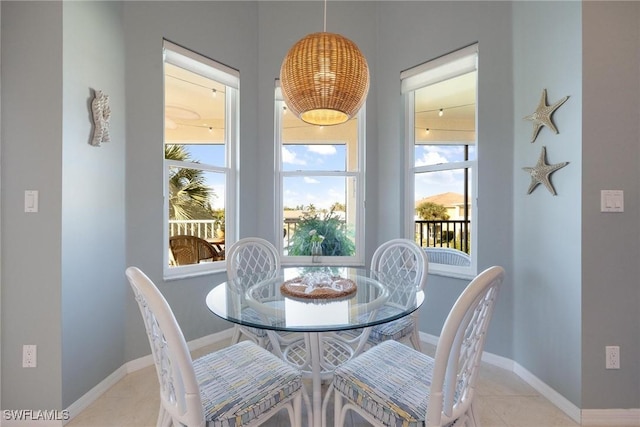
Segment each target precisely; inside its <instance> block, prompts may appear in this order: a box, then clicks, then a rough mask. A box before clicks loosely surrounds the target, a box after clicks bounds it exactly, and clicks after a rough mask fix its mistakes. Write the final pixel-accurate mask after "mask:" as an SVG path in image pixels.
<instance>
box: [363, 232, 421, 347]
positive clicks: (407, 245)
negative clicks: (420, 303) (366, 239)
mask: <svg viewBox="0 0 640 427" xmlns="http://www.w3.org/2000/svg"><path fill="white" fill-rule="evenodd" d="M371 270H373V271H377V272H380V273H383V274H384V275H385V276H388V277H394V276H395V277H398V279H399V280H401V281H402V282H403V283H404V284H406V283H407V282H410V283H413V284H414V286H415V287H416V288H420V289H424V288H425V286H426V284H427V276H428V270H429V260H428V258H427V255H426V253H425V251H424V250H423V249H422V248H421V247H420V246H418V244H416V243H415V242H414V241H412V240H409V239H393V240H389V241H388V242H385V243H383V244H382V245H380V246H379V247H378V249H376V251H375V252H374V253H373V257H372V258H371ZM403 289H406V286H405V287H401V286H399V287H397V288H393V287H390V292H394V291H395V292H402V291H403ZM395 299H397V300H399V301H402V298H395ZM380 310H393V307H392V306H388V305H387V306H383V307H382V308H381V309H380ZM417 323H418V311H417V310H416V311H415V312H413V314H412V315H410V316H406V317H403V318H401V319H398V320H394V321H392V322H389V323H384V324H381V325H377V326H374V327H372V328H371V332H370V334H369V338H368V343H369V344H370V345H375V344H379V343H381V342H383V341H387V340H396V341H399V340H403V339H406V338H409V341H410V342H411V344H412V345H413V347H414V348H415V349H416V350H420V336H419V334H418V325H417Z"/></svg>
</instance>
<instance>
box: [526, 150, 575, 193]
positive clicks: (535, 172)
mask: <svg viewBox="0 0 640 427" xmlns="http://www.w3.org/2000/svg"><path fill="white" fill-rule="evenodd" d="M546 158H547V147H542V151H541V152H540V158H538V163H536V165H535V166H533V167H525V168H522V169H523V170H525V171H527V172H529V174H531V184H529V189H528V190H527V194H531V192H532V191H533V190H534V189H535V188H536V187H537V186H538V184H543V185H544V186H545V187H547V190H549V192H550V193H551V194H553V195H554V196H555V195H556V190H555V188H553V185H552V184H551V181H550V178H551V174H552V173H553V172H555V171H557V170H558V169H560V168H563V167H565V166H567V165H568V164H569V162H562V163H556V164H555V165H548V164H547V160H546Z"/></svg>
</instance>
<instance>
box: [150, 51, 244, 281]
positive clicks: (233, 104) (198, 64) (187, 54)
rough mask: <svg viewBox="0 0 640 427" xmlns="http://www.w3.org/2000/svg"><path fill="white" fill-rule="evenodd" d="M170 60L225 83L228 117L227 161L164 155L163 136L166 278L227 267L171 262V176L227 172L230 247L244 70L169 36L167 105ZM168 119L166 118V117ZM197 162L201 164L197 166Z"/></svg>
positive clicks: (234, 230)
mask: <svg viewBox="0 0 640 427" xmlns="http://www.w3.org/2000/svg"><path fill="white" fill-rule="evenodd" d="M166 63H170V64H173V65H175V66H178V67H181V68H184V69H186V70H188V71H191V72H193V73H196V74H200V75H203V76H205V77H207V78H210V79H212V80H215V81H216V82H218V83H220V84H222V85H224V86H225V119H224V145H225V165H224V166H216V165H210V164H203V163H194V162H183V161H177V160H167V159H165V157H164V147H165V146H166V141H165V139H164V136H163V139H162V150H163V155H162V160H163V177H162V179H163V193H162V195H163V209H164V210H163V245H164V246H163V247H164V248H166V250H163V276H164V278H165V279H178V278H185V277H193V276H200V275H204V274H211V273H217V272H220V271H225V270H226V259H225V260H222V261H214V262H207V263H199V264H189V265H181V266H169V251H170V249H169V185H168V184H169V176H170V169H171V168H172V167H182V168H189V169H198V170H202V171H204V172H214V173H222V174H224V175H225V195H224V210H225V248H228V247H229V246H230V245H231V244H232V243H233V242H235V240H236V235H237V214H236V213H237V209H236V206H237V188H238V183H237V180H238V173H237V170H238V161H237V152H238V144H239V132H238V130H239V106H238V99H239V86H240V73H239V72H238V71H237V70H235V69H233V68H230V67H228V66H226V65H224V64H222V63H219V62H217V61H214V60H213V59H210V58H207V57H205V56H203V55H200V54H198V53H196V52H193V51H191V50H189V49H186V48H184V47H182V46H179V45H177V44H174V43H172V42H170V41H168V40H163V62H162V64H163V67H162V77H163V105H164V102H165V101H164V96H165V89H164V87H165V86H164V79H165V64H166ZM163 123H164V119H163ZM195 165H197V167H194V166H195Z"/></svg>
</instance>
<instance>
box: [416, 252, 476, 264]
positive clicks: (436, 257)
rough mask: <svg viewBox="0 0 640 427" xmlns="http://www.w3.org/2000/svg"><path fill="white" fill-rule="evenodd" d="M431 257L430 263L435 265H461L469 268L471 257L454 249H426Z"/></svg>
mask: <svg viewBox="0 0 640 427" xmlns="http://www.w3.org/2000/svg"><path fill="white" fill-rule="evenodd" d="M424 250H425V251H426V252H427V255H429V262H432V263H434V264H447V265H460V266H465V267H469V266H470V265H471V257H470V256H469V254H468V253H466V252H462V251H459V250H457V249H453V248H439V247H436V248H433V247H428V248H424Z"/></svg>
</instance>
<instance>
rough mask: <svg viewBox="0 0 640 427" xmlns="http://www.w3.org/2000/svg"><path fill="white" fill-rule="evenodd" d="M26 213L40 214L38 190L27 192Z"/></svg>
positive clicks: (25, 199) (25, 195)
mask: <svg viewBox="0 0 640 427" xmlns="http://www.w3.org/2000/svg"><path fill="white" fill-rule="evenodd" d="M24 211H25V212H38V190H25V192H24Z"/></svg>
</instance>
